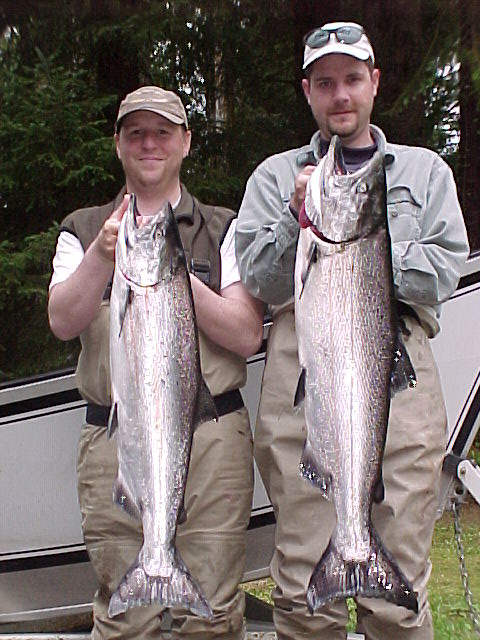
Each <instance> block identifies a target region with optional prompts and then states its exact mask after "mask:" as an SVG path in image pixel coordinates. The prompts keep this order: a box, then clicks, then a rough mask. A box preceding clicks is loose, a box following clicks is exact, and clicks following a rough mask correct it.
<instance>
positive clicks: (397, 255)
mask: <svg viewBox="0 0 480 640" xmlns="http://www.w3.org/2000/svg"><path fill="white" fill-rule="evenodd" d="M371 131H372V135H373V136H374V138H375V140H376V143H377V146H378V149H379V150H380V151H382V152H384V153H385V160H386V176H387V208H388V222H389V228H390V235H391V239H392V262H393V275H394V284H395V294H396V297H397V299H398V300H401V301H403V302H406V303H407V304H409V305H410V306H411V307H412V308H413V309H414V310H415V311H416V312H417V314H418V316H419V318H420V320H421V322H422V325H423V326H424V328H425V330H426V331H427V334H428V335H429V336H430V337H433V336H434V335H435V334H436V333H437V332H438V330H439V325H438V318H439V316H440V307H441V303H442V302H444V301H445V300H447V299H448V298H449V296H450V295H451V294H452V293H453V292H454V291H455V289H456V287H457V284H458V280H459V277H460V271H461V268H462V265H463V264H464V262H465V260H466V258H467V256H468V252H469V247H468V239H467V233H466V229H465V224H464V221H463V216H462V212H461V209H460V205H459V202H458V198H457V190H456V186H455V181H454V178H453V174H452V171H451V169H450V167H449V166H448V165H447V164H446V163H445V162H444V161H443V160H442V159H441V158H440V156H439V155H438V154H436V153H434V152H433V151H430V150H429V149H424V148H422V147H410V146H405V145H398V144H390V143H388V142H387V141H386V138H385V135H384V134H383V132H382V131H381V130H380V129H379V128H378V127H375V126H373V125H371ZM319 139H320V133H319V132H318V131H317V132H316V133H315V134H314V135H313V136H312V139H311V141H310V144H308V145H305V146H303V147H300V148H298V149H291V150H289V151H285V152H283V153H279V154H276V155H274V156H271V157H269V158H267V159H266V160H264V161H263V162H262V163H261V164H260V165H259V166H258V167H257V168H256V169H255V171H254V172H253V173H252V175H251V176H250V178H249V180H248V182H247V186H246V190H245V195H244V198H243V202H242V204H241V207H240V211H239V214H238V222H237V231H236V252H237V262H238V266H239V269H240V275H241V277H242V280H243V282H244V283H245V285H246V286H247V288H248V289H249V291H250V292H251V293H252V294H253V295H255V296H257V297H259V298H260V299H262V300H263V301H264V302H267V303H269V304H272V305H280V304H283V303H286V302H287V301H289V300H290V299H291V297H292V295H293V272H294V263H295V253H296V244H297V238H298V230H299V228H298V222H297V221H296V219H295V218H294V216H293V215H292V214H291V212H290V209H289V206H288V203H289V201H290V198H291V195H292V193H293V191H294V188H295V178H296V176H297V174H298V173H299V171H300V167H299V166H298V164H297V158H298V157H299V156H301V155H302V154H305V153H307V152H309V151H312V150H313V153H314V155H315V157H316V160H317V161H318V160H319V157H318V149H319Z"/></svg>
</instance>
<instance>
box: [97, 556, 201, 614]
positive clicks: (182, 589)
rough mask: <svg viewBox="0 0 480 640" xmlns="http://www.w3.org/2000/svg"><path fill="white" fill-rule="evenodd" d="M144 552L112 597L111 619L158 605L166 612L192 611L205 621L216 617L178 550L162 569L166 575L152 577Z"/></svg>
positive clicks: (110, 605)
mask: <svg viewBox="0 0 480 640" xmlns="http://www.w3.org/2000/svg"><path fill="white" fill-rule="evenodd" d="M142 551H143V550H142ZM142 551H141V552H140V554H139V556H138V558H137V560H136V561H135V563H134V564H133V565H132V566H131V567H130V569H129V570H128V571H127V573H126V574H125V576H124V577H123V579H122V581H121V582H120V584H119V586H118V587H117V589H116V590H115V591H114V593H113V594H112V596H111V598H110V603H109V606H108V615H109V617H110V618H113V617H114V616H116V615H118V614H120V613H125V611H127V609H129V608H131V607H137V606H147V605H150V604H158V605H160V606H162V607H164V608H165V609H167V608H171V607H178V608H182V609H189V610H190V611H191V612H192V613H194V614H196V615H198V616H200V617H202V618H209V619H212V618H213V612H212V609H211V607H210V605H209V604H208V602H207V600H206V598H205V596H204V594H203V592H202V590H201V588H200V587H199V585H198V584H197V582H196V580H195V579H194V578H193V577H192V576H191V575H190V573H189V571H188V569H187V568H186V566H185V564H184V562H183V560H182V559H181V557H180V555H179V554H178V552H177V551H176V550H173V553H171V554H170V556H171V558H172V560H173V561H172V562H171V565H170V566H169V567H166V568H165V567H164V568H163V569H162V575H152V572H151V570H150V571H147V569H146V566H145V565H146V563H145V561H144V560H142V556H143V554H142Z"/></svg>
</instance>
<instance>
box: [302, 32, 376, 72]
mask: <svg viewBox="0 0 480 640" xmlns="http://www.w3.org/2000/svg"><path fill="white" fill-rule="evenodd" d="M303 42H304V45H305V51H304V55H303V69H306V68H307V67H308V66H310V65H311V64H312V62H315V60H318V59H319V58H322V57H323V56H328V55H329V54H330V53H343V54H345V55H347V56H353V57H354V58H357V59H358V60H364V61H365V62H366V61H367V60H371V61H372V63H375V56H374V54H373V48H372V45H371V44H370V40H369V39H368V38H367V35H366V33H365V31H364V29H363V27H362V26H361V25H359V24H357V23H356V22H329V23H327V24H324V25H323V27H318V28H316V29H312V31H309V32H308V33H307V34H306V36H305V37H304V38H303Z"/></svg>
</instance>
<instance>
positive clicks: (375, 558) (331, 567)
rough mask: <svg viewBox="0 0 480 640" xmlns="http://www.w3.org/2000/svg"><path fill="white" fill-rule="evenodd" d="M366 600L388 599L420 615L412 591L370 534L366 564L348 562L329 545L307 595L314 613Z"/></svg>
mask: <svg viewBox="0 0 480 640" xmlns="http://www.w3.org/2000/svg"><path fill="white" fill-rule="evenodd" d="M356 596H363V597H366V598H385V600H387V601H388V602H392V603H393V604H396V605H398V606H402V607H406V608H407V609H410V610H411V611H414V612H415V613H418V600H417V596H416V593H415V592H414V591H413V587H412V586H411V584H410V582H409V581H408V580H407V578H406V577H405V576H404V575H403V573H402V571H401V570H400V569H399V568H398V566H397V565H396V563H395V562H394V560H393V559H392V558H391V557H390V555H389V553H388V552H387V551H386V549H385V548H384V547H383V545H382V543H381V542H380V540H379V538H378V536H377V535H376V534H375V533H374V532H373V530H371V546H370V551H369V554H368V560H366V561H365V562H355V561H352V560H350V561H346V560H344V559H343V558H342V556H341V554H340V553H339V551H338V549H337V548H336V547H335V545H334V544H333V543H332V541H330V544H329V545H328V547H327V549H326V550H325V553H324V554H323V556H322V558H321V559H320V562H319V563H318V565H317V566H316V567H315V570H314V571H313V574H312V577H311V578H310V583H309V585H308V591H307V604H308V608H309V610H310V611H311V612H312V613H313V612H314V611H316V610H317V609H319V608H320V607H322V606H324V605H325V604H327V603H328V602H332V601H333V600H337V599H343V598H347V597H356Z"/></svg>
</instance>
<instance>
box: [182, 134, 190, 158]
mask: <svg viewBox="0 0 480 640" xmlns="http://www.w3.org/2000/svg"><path fill="white" fill-rule="evenodd" d="M191 144H192V131H191V129H186V130H185V132H184V134H183V157H184V158H186V157H187V156H188V154H189V153H190V145H191Z"/></svg>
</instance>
